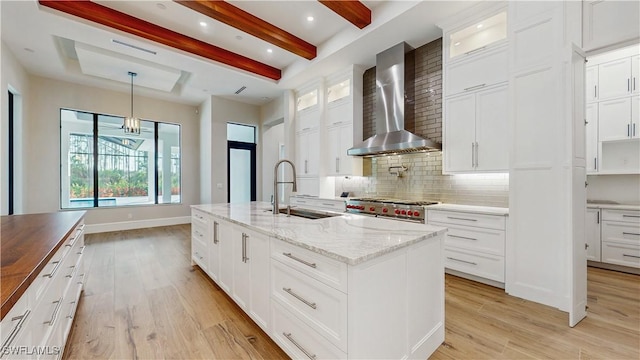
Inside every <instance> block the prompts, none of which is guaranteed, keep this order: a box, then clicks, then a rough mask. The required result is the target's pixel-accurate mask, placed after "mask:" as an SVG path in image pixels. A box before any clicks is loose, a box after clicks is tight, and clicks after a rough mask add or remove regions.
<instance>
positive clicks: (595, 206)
mask: <svg viewBox="0 0 640 360" xmlns="http://www.w3.org/2000/svg"><path fill="white" fill-rule="evenodd" d="M587 208H588V209H603V210H606V209H609V210H631V211H640V205H624V204H596V203H591V204H590V203H587Z"/></svg>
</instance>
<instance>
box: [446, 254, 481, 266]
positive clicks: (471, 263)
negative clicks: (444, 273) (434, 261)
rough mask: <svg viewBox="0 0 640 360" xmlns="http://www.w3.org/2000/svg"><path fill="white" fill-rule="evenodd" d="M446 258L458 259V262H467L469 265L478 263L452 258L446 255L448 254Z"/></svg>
mask: <svg viewBox="0 0 640 360" xmlns="http://www.w3.org/2000/svg"><path fill="white" fill-rule="evenodd" d="M447 259H449V260H453V261H459V262H462V263H465V264H469V265H478V264H476V263H474V262H471V261H466V260H460V259H456V258H452V257H448V256H447Z"/></svg>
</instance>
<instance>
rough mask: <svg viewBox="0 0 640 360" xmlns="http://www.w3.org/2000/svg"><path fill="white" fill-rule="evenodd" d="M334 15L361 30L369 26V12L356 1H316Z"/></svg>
mask: <svg viewBox="0 0 640 360" xmlns="http://www.w3.org/2000/svg"><path fill="white" fill-rule="evenodd" d="M318 1H319V2H321V3H322V4H323V5H324V6H326V7H328V8H329V9H331V10H333V12H335V13H336V14H338V15H340V16H342V17H343V18H345V19H347V21H349V22H350V23H352V24H353V25H355V26H357V27H358V28H360V29H362V28H364V27H365V26H367V25H369V24H371V10H370V9H369V8H368V7H366V6H365V5H364V4H363V3H361V2H360V1H357V0H338V1H336V0H328V1H327V0H318Z"/></svg>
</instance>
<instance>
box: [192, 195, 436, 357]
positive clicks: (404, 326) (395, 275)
mask: <svg viewBox="0 0 640 360" xmlns="http://www.w3.org/2000/svg"><path fill="white" fill-rule="evenodd" d="M269 207H270V204H268V203H260V202H253V203H246V204H214V205H196V206H194V207H193V208H194V213H193V214H198V215H201V214H203V213H204V214H206V216H207V217H208V218H209V220H210V222H211V223H216V224H218V225H216V226H215V229H214V231H213V239H214V240H215V241H210V242H208V244H210V246H222V245H223V244H224V243H225V242H227V243H229V244H230V245H228V248H229V249H230V250H229V251H227V252H226V253H225V251H218V252H217V254H218V256H219V257H220V258H219V261H218V264H219V266H220V268H219V271H218V272H217V273H218V274H220V276H219V277H218V280H216V279H214V281H216V283H218V285H220V287H221V288H222V289H223V290H224V291H225V292H226V293H227V294H228V295H229V296H230V297H231V298H232V299H233V300H234V301H235V302H236V303H237V304H238V305H239V306H240V307H241V308H242V309H243V310H244V311H245V312H247V314H248V315H249V316H250V317H251V318H252V319H253V320H254V321H255V322H256V323H257V324H258V325H259V326H260V327H261V328H262V329H264V330H265V332H266V333H267V334H269V336H270V337H271V338H272V339H273V340H274V341H275V342H276V343H277V344H278V345H279V346H280V347H281V348H282V349H283V350H284V351H285V352H286V353H287V354H288V355H289V356H291V357H292V358H312V359H375V358H378V359H400V358H407V359H418V358H419V359H425V358H427V357H429V355H431V354H432V353H433V352H434V351H435V350H436V349H437V348H438V346H440V344H441V343H442V342H443V341H444V264H443V235H444V233H445V232H446V229H445V228H442V227H437V226H429V225H424V224H407V223H403V222H397V221H393V220H386V219H377V218H371V217H366V216H359V215H354V214H336V216H334V217H329V218H324V219H317V220H309V219H305V218H300V217H295V216H290V217H287V216H286V215H284V214H281V215H278V216H273V215H272V213H271V212H269V211H267V209H269ZM198 221H200V219H194V223H196V224H198ZM223 234H226V235H223ZM192 243H193V246H195V247H198V246H200V247H201V244H200V242H199V241H198V239H197V238H195V237H194V238H193V241H192ZM192 254H194V256H196V255H195V252H192ZM209 254H213V253H212V252H209ZM227 257H228V258H229V260H227V259H226V258H227ZM200 263H201V262H198V261H197V259H195V258H194V264H198V265H200ZM212 263H213V262H212V259H211V258H210V259H209V266H208V267H209V271H208V272H207V273H209V274H211V273H212V267H211V265H210V264H212ZM226 268H229V269H226Z"/></svg>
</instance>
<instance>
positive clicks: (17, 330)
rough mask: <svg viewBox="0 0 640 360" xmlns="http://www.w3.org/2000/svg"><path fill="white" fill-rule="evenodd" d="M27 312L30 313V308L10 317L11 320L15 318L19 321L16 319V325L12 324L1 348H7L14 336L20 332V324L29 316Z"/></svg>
mask: <svg viewBox="0 0 640 360" xmlns="http://www.w3.org/2000/svg"><path fill="white" fill-rule="evenodd" d="M29 314H31V310H26V311H25V312H24V314H22V315H19V316H15V317H12V318H11V321H12V322H13V321H16V320H20V321H18V323H17V324H16V326H14V327H13V329H11V333H9V336H8V337H7V340H5V341H4V343H2V350H4V349H7V348H8V347H9V346H11V343H12V342H13V340H14V339H15V338H16V336H17V335H18V334H19V333H20V330H21V329H22V324H24V322H25V321H26V320H27V317H28V316H29Z"/></svg>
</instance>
